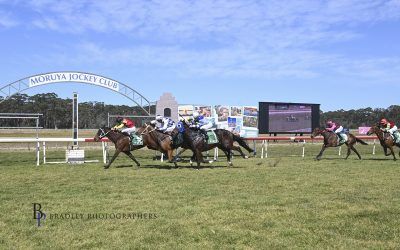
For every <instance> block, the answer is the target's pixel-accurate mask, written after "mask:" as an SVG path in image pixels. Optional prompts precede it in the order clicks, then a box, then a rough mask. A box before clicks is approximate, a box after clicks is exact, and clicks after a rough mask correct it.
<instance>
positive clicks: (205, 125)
mask: <svg viewBox="0 0 400 250" xmlns="http://www.w3.org/2000/svg"><path fill="white" fill-rule="evenodd" d="M212 126H213V124H212V122H211V121H210V120H208V119H207V118H205V117H204V116H203V115H200V114H199V112H197V111H195V112H194V113H193V124H192V125H190V127H191V128H197V129H200V130H202V131H203V132H204V133H206V131H207V130H209V129H210V128H212Z"/></svg>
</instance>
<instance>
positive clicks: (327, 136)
mask: <svg viewBox="0 0 400 250" xmlns="http://www.w3.org/2000/svg"><path fill="white" fill-rule="evenodd" d="M317 135H322V137H324V144H323V145H322V149H321V151H320V152H319V154H318V155H317V157H316V159H317V160H321V156H322V154H323V153H324V151H325V149H326V148H329V147H338V146H341V145H343V143H342V144H339V141H338V136H337V135H336V134H335V133H334V132H330V131H327V130H325V129H320V128H315V129H314V131H313V133H312V134H311V138H314V137H316V136H317ZM346 135H347V138H348V139H347V141H346V142H345V143H344V144H346V146H347V156H346V159H347V158H349V155H350V153H351V150H353V151H354V153H356V154H357V156H358V158H359V159H360V160H361V156H360V154H359V153H358V152H357V150H356V149H355V147H354V144H356V142H359V143H361V144H362V145H368V144H367V143H366V142H364V141H363V140H361V139H358V138H357V137H355V136H354V135H353V134H350V133H346Z"/></svg>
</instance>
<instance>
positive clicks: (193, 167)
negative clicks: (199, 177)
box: [141, 164, 243, 170]
mask: <svg viewBox="0 0 400 250" xmlns="http://www.w3.org/2000/svg"><path fill="white" fill-rule="evenodd" d="M141 168H154V169H163V170H171V169H197V165H195V164H193V166H190V165H179V164H178V167H175V166H173V165H171V166H168V165H155V164H146V165H143V166H141ZM219 168H221V169H223V168H243V167H240V166H232V167H228V166H214V165H205V164H202V165H200V167H199V169H219Z"/></svg>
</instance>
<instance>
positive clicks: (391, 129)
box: [379, 118, 400, 143]
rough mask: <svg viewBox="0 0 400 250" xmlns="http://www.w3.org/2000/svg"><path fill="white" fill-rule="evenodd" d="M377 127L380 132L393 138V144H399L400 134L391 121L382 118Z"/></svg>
mask: <svg viewBox="0 0 400 250" xmlns="http://www.w3.org/2000/svg"><path fill="white" fill-rule="evenodd" d="M379 125H380V128H381V130H382V131H384V132H388V133H390V134H391V135H392V136H393V138H394V140H395V143H400V134H399V132H398V131H397V126H396V124H394V122H393V121H388V120H387V119H385V118H382V119H381V120H380V122H379Z"/></svg>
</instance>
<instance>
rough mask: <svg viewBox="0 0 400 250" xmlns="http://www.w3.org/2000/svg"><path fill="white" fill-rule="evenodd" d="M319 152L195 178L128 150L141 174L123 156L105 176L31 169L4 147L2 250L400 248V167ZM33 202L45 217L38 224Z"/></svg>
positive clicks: (276, 149) (279, 153) (71, 169)
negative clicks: (317, 157)
mask: <svg viewBox="0 0 400 250" xmlns="http://www.w3.org/2000/svg"><path fill="white" fill-rule="evenodd" d="M319 147H320V146H319V145H314V146H313V145H307V148H306V157H305V158H304V159H302V158H301V157H298V156H288V155H300V154H301V147H300V146H299V145H292V146H280V145H276V146H275V145H273V146H271V147H270V148H269V150H270V152H269V155H270V156H271V158H268V159H260V158H250V159H247V160H246V159H241V158H239V157H235V158H234V160H233V162H234V165H235V166H234V167H233V168H227V167H226V163H225V159H224V158H221V159H220V161H219V162H216V163H213V164H212V165H211V166H213V168H211V167H210V165H205V167H204V168H202V169H200V170H194V169H193V168H190V167H189V164H188V163H181V164H180V165H182V168H180V169H170V168H169V166H170V164H168V163H165V162H164V163H161V162H159V161H153V160H152V157H153V156H154V153H153V152H152V151H148V150H140V151H138V152H134V153H135V155H136V156H137V158H138V159H139V161H140V162H141V163H142V168H140V169H139V170H136V169H135V168H134V167H132V166H131V165H132V162H131V161H130V159H129V158H127V157H126V156H120V157H119V158H118V159H117V160H116V162H115V165H113V166H112V167H111V168H110V169H109V170H103V169H102V164H101V163H90V164H84V165H68V164H61V165H44V166H43V165H42V166H40V167H36V166H35V165H34V157H35V156H34V153H33V152H26V151H21V152H10V151H0V202H1V203H0V204H1V205H0V206H1V213H0V228H1V230H0V248H2V249H4V248H7V249H10V248H11V249H14V248H32V247H33V248H44V249H48V248H55V249H57V248H104V249H110V248H128V247H129V248H162V249H170V248H179V249H192V248H197V249H208V248H246V249H248V248H254V249H260V248H264V249H265V248H268V249H270V248H324V249H325V248H345V249H353V248H398V246H399V245H400V229H399V225H400V191H399V190H400V175H399V170H400V161H399V162H394V161H392V160H390V159H391V158H389V157H384V156H382V153H381V150H380V149H379V150H378V151H377V154H378V155H376V156H372V155H371V150H372V149H371V146H366V147H364V148H362V147H361V146H357V147H358V148H360V152H361V153H362V154H363V156H364V160H362V161H359V160H356V158H355V156H354V155H352V156H351V157H350V158H351V159H349V160H347V161H346V160H343V159H341V157H343V156H338V155H337V151H335V150H334V149H330V150H327V152H326V153H327V154H326V156H325V159H324V160H322V161H315V160H313V158H312V156H315V155H316V154H317V152H318V150H319ZM343 152H344V151H343ZM52 154H54V155H56V154H59V155H61V157H62V155H63V154H64V152H61V151H60V152H52ZM87 154H91V156H92V157H97V158H98V159H100V158H101V153H100V152H99V150H97V151H92V152H88V153H87ZM33 203H40V204H41V206H42V209H41V210H42V212H44V213H46V216H47V218H46V219H45V220H42V221H41V224H42V225H41V227H37V221H36V220H34V219H33ZM56 214H57V216H58V218H54V216H55V215H56ZM80 214H82V218H77V219H71V218H66V217H68V216H70V217H71V216H74V215H75V216H77V215H80ZM124 214H125V215H129V214H131V216H132V214H135V216H136V217H135V218H127V217H126V218H122V216H123V215H124ZM138 214H141V215H138ZM106 215H107V216H111V217H112V216H114V217H113V218H107V219H104V218H103V219H101V218H100V217H102V216H106ZM50 216H53V217H52V218H50ZM94 216H98V218H97V219H93V217H94ZM116 216H121V217H120V218H115V217H116ZM137 216H141V218H138V217H137ZM60 217H63V218H60ZM88 217H90V218H88ZM149 217H152V218H149Z"/></svg>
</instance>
